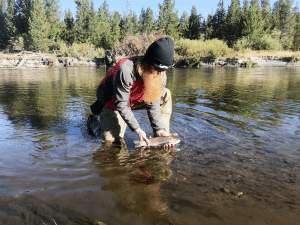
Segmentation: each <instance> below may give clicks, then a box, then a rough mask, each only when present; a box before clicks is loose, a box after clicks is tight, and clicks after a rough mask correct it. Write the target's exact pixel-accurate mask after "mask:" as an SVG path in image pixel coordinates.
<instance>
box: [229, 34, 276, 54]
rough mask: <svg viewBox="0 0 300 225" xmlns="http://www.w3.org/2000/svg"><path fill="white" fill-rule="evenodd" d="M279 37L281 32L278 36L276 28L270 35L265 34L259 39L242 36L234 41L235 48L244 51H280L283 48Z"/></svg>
mask: <svg viewBox="0 0 300 225" xmlns="http://www.w3.org/2000/svg"><path fill="white" fill-rule="evenodd" d="M279 37H280V34H279V36H278V31H277V30H274V31H273V32H272V33H271V34H269V35H264V36H262V37H261V38H259V39H257V40H251V39H250V38H248V37H242V38H240V39H239V40H237V41H236V42H235V43H234V45H233V49H234V50H235V51H244V50H245V49H252V50H269V51H280V50H282V45H281V44H280V41H279Z"/></svg>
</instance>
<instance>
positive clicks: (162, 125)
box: [88, 38, 176, 148]
mask: <svg viewBox="0 0 300 225" xmlns="http://www.w3.org/2000/svg"><path fill="white" fill-rule="evenodd" d="M173 59H174V42H173V40H172V39H171V38H161V39H159V40H157V41H155V42H153V43H152V44H151V45H150V46H149V48H148V49H147V51H146V54H145V55H144V56H137V57H131V58H125V59H121V60H120V61H119V62H118V64H116V65H115V66H114V67H113V68H112V69H111V70H110V71H109V72H108V74H107V75H106V76H105V78H104V79H103V80H102V81H101V83H100V85H99V87H98V89H97V94H96V96H97V101H96V102H94V103H93V104H92V105H91V111H92V113H93V114H94V115H91V116H90V117H89V119H88V127H89V126H90V124H91V123H92V122H93V121H95V119H96V118H95V115H100V124H101V134H102V141H103V142H106V141H110V142H113V141H117V140H118V139H121V138H123V137H124V133H125V130H126V127H127V125H128V126H129V128H130V129H131V130H132V131H135V132H136V133H137V134H138V136H139V139H140V141H145V142H146V143H147V144H148V145H149V144H150V141H149V139H148V138H147V136H146V133H145V132H144V131H143V130H142V129H141V127H140V125H139V124H138V122H137V120H136V118H135V117H134V114H133V112H132V110H137V109H147V113H148V116H149V120H150V124H151V126H152V129H153V133H154V136H155V137H157V136H165V137H167V136H175V135H176V134H170V117H171V113H172V99H171V92H170V90H169V89H167V88H165V86H166V83H167V76H166V70H168V69H170V68H171V67H172V64H173ZM173 146H174V144H172V143H167V144H165V145H164V147H166V148H169V147H173Z"/></svg>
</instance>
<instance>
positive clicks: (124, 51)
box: [113, 31, 164, 57]
mask: <svg viewBox="0 0 300 225" xmlns="http://www.w3.org/2000/svg"><path fill="white" fill-rule="evenodd" d="M162 37H164V35H163V33H162V32H160V31H153V32H151V33H150V34H148V33H146V32H145V33H143V34H136V35H134V36H132V35H130V36H127V37H125V38H124V39H123V40H122V41H121V42H118V43H117V44H115V48H114V49H113V52H114V54H115V55H121V56H124V57H128V56H133V55H144V54H145V53H146V50H147V48H148V47H149V45H150V44H151V43H153V42H154V41H156V40H158V39H159V38H162Z"/></svg>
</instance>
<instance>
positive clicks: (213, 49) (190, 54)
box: [175, 39, 234, 63]
mask: <svg viewBox="0 0 300 225" xmlns="http://www.w3.org/2000/svg"><path fill="white" fill-rule="evenodd" d="M175 52H176V54H177V55H178V56H182V57H187V58H189V59H193V60H192V61H194V62H196V63H199V62H200V61H201V59H202V58H204V57H208V58H211V59H215V58H218V57H234V50H233V49H230V48H229V47H228V46H227V44H226V43H224V42H223V41H221V40H217V39H213V40H207V41H201V40H188V39H181V40H178V41H176V43H175Z"/></svg>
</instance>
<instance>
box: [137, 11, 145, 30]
mask: <svg viewBox="0 0 300 225" xmlns="http://www.w3.org/2000/svg"><path fill="white" fill-rule="evenodd" d="M138 24H139V32H140V33H144V32H145V30H146V12H145V9H144V7H142V10H141V14H140V17H139V22H138Z"/></svg>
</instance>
